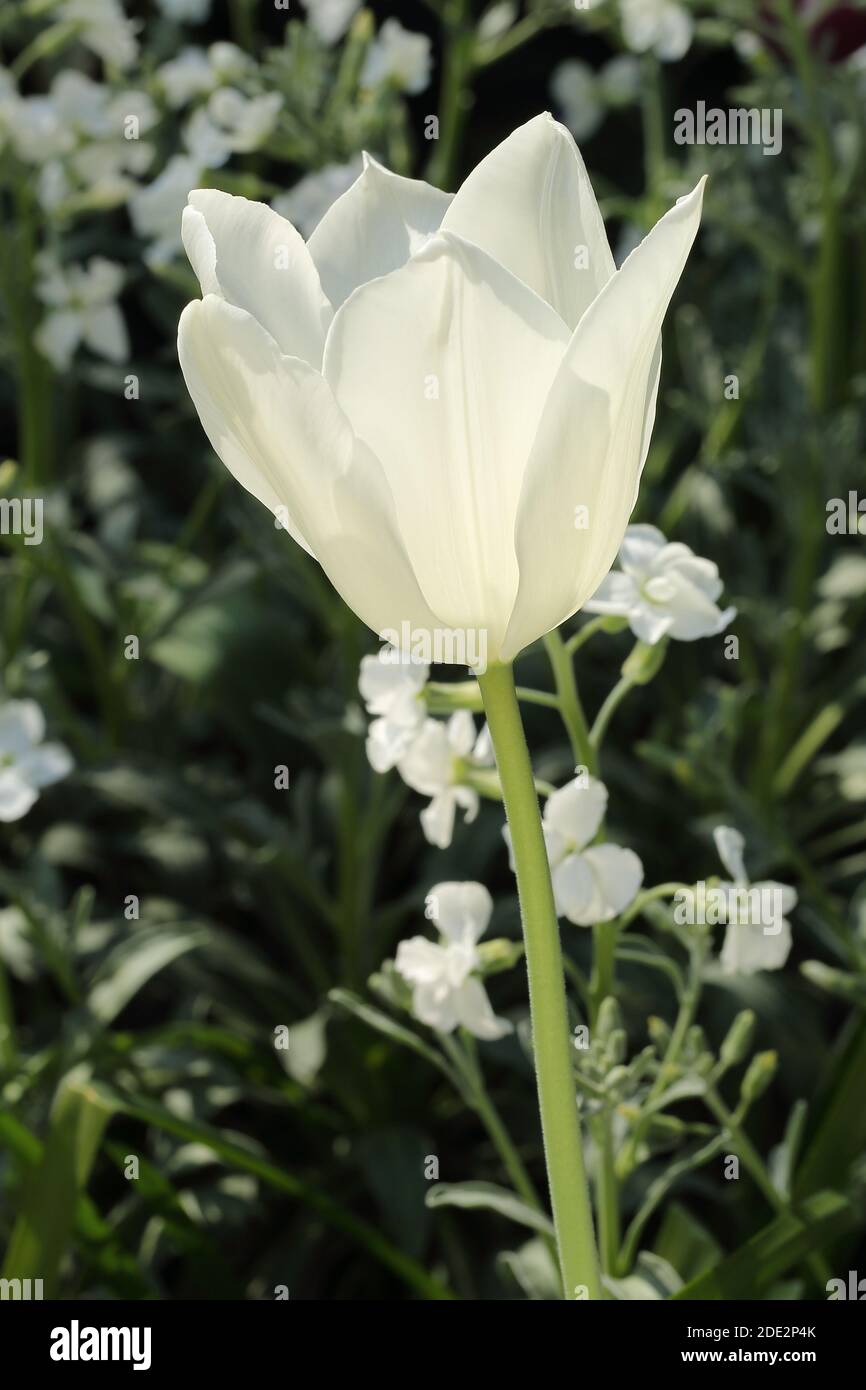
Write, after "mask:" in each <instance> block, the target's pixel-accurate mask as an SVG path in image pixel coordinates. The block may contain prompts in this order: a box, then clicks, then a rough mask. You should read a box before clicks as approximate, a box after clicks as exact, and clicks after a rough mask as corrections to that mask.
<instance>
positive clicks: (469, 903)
mask: <svg viewBox="0 0 866 1390" xmlns="http://www.w3.org/2000/svg"><path fill="white" fill-rule="evenodd" d="M492 911H493V902H492V900H491V897H490V894H489V893H488V891H487V889H486V888H485V887H484V885H483V884H482V883H437V884H436V886H435V888H431V890H430V892H429V893H428V894H427V916H428V917H429V918H430V920H431V921H432V922H433V923H434V925H435V926H436V927H437V928H438V930H439V941H438V942H433V941H428V939H427V937H426V936H413V937H411V938H410V940H408V941H401V942H400V945H399V946H398V947H397V955H396V959H395V961H394V965H395V968H396V970H397V972H398V973H399V974H400V975H402V976H403V979H404V980H406V981H407V982H408V983H409V984H410V985H412V1012H413V1013H414V1015H415V1017H416V1018H417V1019H418V1020H419V1022H421V1023H424V1024H426V1025H427V1027H428V1028H435V1029H436V1031H437V1032H438V1033H452V1032H453V1031H454V1029H455V1028H458V1027H460V1028H467V1029H468V1030H469V1032H470V1033H473V1034H474V1035H475V1037H476V1038H481V1039H482V1041H484V1042H494V1041H495V1040H496V1039H497V1038H502V1037H504V1036H505V1035H506V1033H510V1032H511V1031H512V1025H511V1024H510V1023H509V1022H508V1020H507V1019H504V1018H497V1017H496V1015H495V1014H494V1012H493V1009H492V1008H491V1005H490V1000H489V999H488V997H487V991H486V990H485V988H484V985H483V984H482V983H481V980H480V979H479V978H478V976H477V974H475V973H473V972H475V971H477V969H478V966H479V963H480V961H479V955H478V950H477V943H478V941H479V939H480V938H481V937H482V936H483V934H484V932H485V931H486V930H487V926H488V923H489V922H490V916H491V913H492Z"/></svg>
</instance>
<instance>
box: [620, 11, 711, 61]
mask: <svg viewBox="0 0 866 1390" xmlns="http://www.w3.org/2000/svg"><path fill="white" fill-rule="evenodd" d="M621 3H622V32H623V37H624V39H625V41H626V43H627V44H628V47H629V48H631V49H632V50H633V51H634V52H635V53H649V52H650V51H652V52H653V53H654V54H655V55H656V57H657V58H660V59H661V61H662V62H663V63H675V62H676V61H677V60H678V59H679V58H683V57H685V55H686V53H688V51H689V48H690V47H691V43H692V36H693V34H694V29H695V26H694V20H693V19H692V16H691V15H690V14H689V12H688V10H686V9H684V8H683V6H682V5H677V4H676V3H675V0H621Z"/></svg>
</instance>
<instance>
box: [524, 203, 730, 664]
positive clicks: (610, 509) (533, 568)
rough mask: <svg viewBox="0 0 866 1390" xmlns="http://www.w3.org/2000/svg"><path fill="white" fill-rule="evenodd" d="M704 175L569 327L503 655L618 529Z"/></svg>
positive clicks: (575, 596)
mask: <svg viewBox="0 0 866 1390" xmlns="http://www.w3.org/2000/svg"><path fill="white" fill-rule="evenodd" d="M704 182H705V180H704V179H702V180H701V182H700V183H699V184H698V186H697V188H696V189H695V190H694V191H693V192H692V193H690V194H689V195H688V197H686V198H682V199H681V200H680V201H679V202H678V203H677V204H676V206H675V207H673V208H671V209H670V211H669V212H667V213H666V214H665V216H664V217H663V218H662V219H661V220H660V221H659V222H657V223H656V225H655V227H654V228H653V229H652V231H651V232H650V233H649V235H648V236H647V237H646V238H645V239H644V240H643V241H642V242H641V244H640V246H638V247H637V248H636V249H635V250H634V251H633V252H632V253H631V255H630V256H629V257H628V259H627V260H626V261H625V263H624V264H623V266H622V267H621V268H620V269H619V270H618V271H617V272H616V274H615V275H614V276H613V278H612V279H611V280H609V281H608V283H607V285H606V286H605V288H604V289H603V290H602V292H601V294H600V295H599V296H598V299H597V300H596V301H595V303H594V304H593V305H592V306H591V307H590V309H589V310H588V311H587V313H586V315H585V316H584V318H583V319H582V320H581V322H580V324H579V326H578V328H577V330H576V332H575V333H574V336H573V337H572V340H571V343H570V345H569V348H568V351H567V352H566V355H565V358H564V360H563V363H562V366H561V368H560V371H559V373H558V375H557V378H556V381H555V382H554V384H553V387H552V389H551V392H550V396H549V399H548V401H547V404H546V406H545V410H544V414H543V416H542V419H541V423H540V426H539V429H538V437H537V439H536V442H535V446H534V448H533V451H532V457H531V458H530V460H529V465H528V468H527V470H526V479H525V483H524V488H523V494H522V496H521V499H520V505H519V510H518V516H517V528H516V548H517V555H518V561H519V565H520V588H519V592H518V596H517V602H516V604H515V608H514V613H513V614H512V618H511V622H510V624H509V627H508V632H507V636H506V639H505V643H504V645H503V651H502V659H503V660H511V659H512V657H514V656H515V655H516V654H517V653H518V652H519V651H521V650H522V648H523V647H525V646H527V645H528V644H529V643H530V642H532V641H534V640H535V638H536V637H538V636H539V635H540V634H541V633H544V632H549V631H550V630H551V629H552V628H554V627H558V626H559V624H560V623H561V622H564V621H565V619H566V618H568V617H570V616H571V614H572V613H574V612H576V611H577V609H578V608H580V606H581V605H582V604H583V603H585V602H586V600H587V599H588V598H589V597H590V596H591V595H592V594H593V593H595V591H596V589H597V588H598V586H599V584H600V582H601V580H602V579H603V578H604V576H605V574H606V573H607V571H608V570H609V569H610V566H611V564H612V562H613V559H614V557H615V555H616V552H617V549H618V547H619V545H620V543H621V541H622V539H623V535H624V533H625V528H626V524H627V522H628V517H629V514H630V512H631V510H632V508H633V506H634V503H635V498H636V495H637V484H638V479H639V477H640V470H641V468H642V466H643V462H644V458H645V456H646V444H647V442H648V441H647V418H648V406H647V403H648V401H649V402H650V413H651V409H652V396H653V392H652V390H651V382H652V376H653V373H654V371H655V370H656V364H657V360H658V338H659V333H660V331H661V325H662V320H663V318H664V315H665V311H666V309H667V307H668V304H669V302H670V299H671V296H672V295H673V292H674V290H675V288H676V285H677V281H678V280H679V277H680V275H681V273H682V269H683V266H684V265H685V262H686V257H687V256H688V253H689V250H690V249H691V245H692V242H693V241H694V239H695V235H696V233H697V230H698V223H699V221H700V214H701V203H702V199H703V186H704ZM578 507H585V508H586V509H587V511H588V517H589V525H588V527H587V528H586V529H578V528H577V527H576V524H575V518H576V509H577V508H578ZM551 552H554V553H556V554H557V556H558V564H557V565H556V566H555V567H551V566H550V565H548V564H547V556H549V555H550V554H551Z"/></svg>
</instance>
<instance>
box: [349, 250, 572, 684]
mask: <svg viewBox="0 0 866 1390" xmlns="http://www.w3.org/2000/svg"><path fill="white" fill-rule="evenodd" d="M567 340H568V331H567V329H566V328H565V325H564V324H563V323H562V320H561V319H560V318H559V317H558V316H557V315H556V314H555V313H554V311H553V310H552V309H551V308H550V307H549V305H547V304H545V303H544V302H543V301H542V300H541V299H539V298H538V296H537V295H536V294H534V293H533V292H532V291H531V290H529V289H527V287H526V286H525V285H523V284H522V283H521V282H520V281H519V280H517V279H515V278H514V276H512V275H511V274H509V272H508V271H506V270H503V268H502V267H501V266H500V265H499V264H498V263H497V262H496V261H493V260H491V258H490V257H489V256H487V255H486V254H485V253H484V252H483V251H480V250H479V249H478V248H477V247H475V246H471V245H469V243H468V242H464V241H461V240H460V238H459V237H454V236H452V235H445V234H443V235H440V236H437V237H435V238H434V239H433V240H432V241H430V242H429V244H428V245H427V246H426V247H425V248H424V249H423V250H422V251H420V252H419V253H418V254H417V255H415V256H414V257H413V259H412V260H411V261H410V262H409V263H408V264H407V265H405V266H404V267H403V268H402V269H401V270H398V271H395V272H394V274H393V275H388V276H385V277H384V278H382V279H380V280H377V281H375V282H374V283H373V284H370V285H365V286H364V287H363V288H362V289H360V290H358V291H357V292H356V293H355V294H354V295H353V296H352V298H351V299H350V300H349V301H348V303H346V304H345V305H344V306H343V308H342V309H341V310H340V311H339V312H338V313H337V315H336V317H335V319H334V323H333V325H332V328H331V332H330V333H329V335H328V341H327V344H326V346H325V363H324V368H323V370H324V374H325V378H326V380H327V381H329V382H330V384H331V385H332V387H333V389H334V394H335V395H336V397H337V400H338V401H339V403H340V405H341V406H342V408H343V409H344V410H345V411H346V414H347V415H348V417H349V419H350V420H351V422H352V426H353V428H354V429H355V431H356V433H357V434H358V436H359V437H360V438H361V439H363V440H364V441H365V442H366V443H367V444H368V445H369V446H370V447H371V449H372V450H373V451H374V453H375V454H376V456H377V458H379V459H380V460H381V463H382V467H383V469H384V470H385V473H386V475H387V478H388V482H389V484H390V488H391V492H392V494H393V496H394V501H395V504H396V508H397V517H398V521H399V526H400V531H401V534H402V535H403V538H404V540H405V543H406V547H407V550H408V552H409V555H410V557H411V560H412V566H413V569H414V571H415V574H416V576H417V578H418V583H419V585H420V587H421V590H422V592H423V594H424V596H425V598H426V600H427V603H428V605H429V606H430V608H431V609H432V610H433V611H434V612H435V613H436V614H438V615H439V618H440V621H441V622H442V623H443V624H446V625H447V626H448V627H450V628H454V629H459V630H462V631H479V632H484V633H485V634H486V639H485V640H486V642H487V655H488V659H489V660H496V659H497V648H498V644H499V642H500V641H501V638H502V635H503V633H504V631H505V626H506V624H507V622H508V617H509V614H510V612H511V610H512V607H513V605H514V598H515V594H516V592H517V578H518V574H517V561H516V557H515V552H514V518H515V515H516V509H517V502H518V498H519V496H520V489H521V485H522V479H523V474H524V469H525V467H526V462H527V459H528V457H529V454H530V450H531V448H532V442H533V440H534V438H535V433H536V428H537V424H538V420H539V417H540V414H541V410H542V408H543V404H544V401H545V400H546V397H547V393H548V391H549V388H550V385H551V383H552V381H553V379H554V376H555V374H556V372H557V369H558V366H559V363H560V361H561V359H562V354H563V352H564V350H565V347H566V344H567ZM548 553H549V552H547V550H546V547H545V554H548Z"/></svg>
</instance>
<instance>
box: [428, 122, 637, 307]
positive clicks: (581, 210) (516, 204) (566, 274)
mask: <svg viewBox="0 0 866 1390" xmlns="http://www.w3.org/2000/svg"><path fill="white" fill-rule="evenodd" d="M442 230H443V231H450V232H456V233H457V234H458V235H459V236H462V237H465V238H466V240H467V241H472V242H474V243H475V244H476V246H480V247H482V248H483V250H485V251H487V252H489V254H490V255H491V256H493V257H494V258H495V259H496V260H497V261H499V262H500V263H501V264H502V265H504V266H506V267H507V268H508V269H509V270H510V271H511V272H512V274H513V275H516V276H517V277H518V279H520V280H523V282H524V283H525V284H527V285H529V286H530V287H531V288H532V289H534V290H535V292H536V293H537V294H539V295H541V297H542V299H546V300H547V302H548V304H551V305H552V306H553V308H554V309H555V310H556V312H557V313H558V314H559V315H560V317H561V318H562V319H564V320H565V322H566V323H567V324H568V326H569V328H572V329H574V328H576V327H577V324H578V322H579V321H580V318H581V315H582V314H583V313H584V311H585V310H586V309H587V308H588V307H589V305H590V304H591V303H592V301H593V300H594V299H595V297H596V295H597V294H598V293H599V291H600V290H601V289H602V288H603V286H604V285H606V284H607V282H608V280H609V279H610V277H611V275H613V273H614V270H615V265H614V259H613V256H612V255H611V251H610V246H609V245H608V240H607V234H606V232H605V230H604V223H603V221H602V218H601V213H600V212H599V210H598V203H597V202H596V200H595V194H594V193H593V191H592V185H591V183H590V181H589V175H588V174H587V172H586V168H585V166H584V163H583V160H582V159H581V156H580V151H579V150H578V148H577V146H576V144H575V143H574V140H573V139H572V137H571V135H570V133H569V132H568V131H567V130H566V128H565V126H563V125H560V124H559V122H558V121H555V120H554V119H553V117H552V116H550V115H549V114H547V113H545V114H544V115H541V116H536V117H535V118H534V119H533V120H531V121H528V122H527V123H526V125H522V126H520V127H519V129H517V130H515V131H514V133H513V135H509V137H508V139H507V140H503V142H502V144H501V145H497V147H496V149H495V150H493V151H492V152H491V153H490V154H489V155H488V156H487V158H486V159H483V160H482V161H481V163H480V164H479V165H478V166H477V168H475V169H473V171H472V173H471V174H470V175H469V177H468V178H467V180H466V182H465V183H464V184H463V187H462V188H461V189H460V190H459V192H458V193H457V194H456V196H455V198H454V202H453V203H452V204H451V207H450V208H449V209H448V211H447V213H446V214H445V217H444V218H443V221H442ZM584 253H585V254H584Z"/></svg>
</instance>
